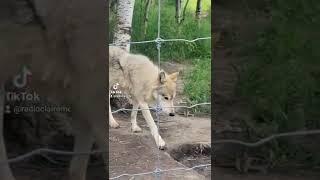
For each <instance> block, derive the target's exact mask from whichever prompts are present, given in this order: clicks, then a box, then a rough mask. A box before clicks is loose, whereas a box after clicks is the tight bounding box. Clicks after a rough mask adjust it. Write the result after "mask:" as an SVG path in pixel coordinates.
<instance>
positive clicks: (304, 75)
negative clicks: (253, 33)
mask: <svg viewBox="0 0 320 180" xmlns="http://www.w3.org/2000/svg"><path fill="white" fill-rule="evenodd" d="M270 10H271V11H270V14H271V18H272V22H271V25H270V27H269V28H268V29H267V30H265V31H264V32H262V33H261V34H260V37H259V39H258V40H257V42H256V44H255V46H254V47H251V50H252V51H251V55H250V56H249V57H247V58H248V63H247V64H245V66H244V73H243V74H242V78H241V82H240V83H239V93H240V95H242V96H244V97H247V98H248V99H249V100H250V103H251V105H252V109H253V111H254V118H253V120H252V122H250V123H253V124H254V127H257V128H256V129H255V130H254V131H255V133H256V135H258V136H265V135H270V134H273V133H278V132H285V131H291V130H297V129H304V128H309V129H314V128H320V126H319V125H320V119H319V117H320V116H319V115H320V113H319V107H320V106H319V105H320V73H319V72H320V61H319V58H320V49H319V47H320V46H319V43H318V41H319V32H320V14H319V12H320V3H319V1H317V0H308V1H301V0H276V1H273V2H272V4H271V5H270ZM289 147H290V148H289ZM278 148H279V147H278ZM280 149H281V153H279V154H278V155H279V156H278V157H280V156H281V157H283V156H287V157H290V158H292V157H294V154H295V153H297V152H300V155H301V147H293V146H292V145H289V144H287V145H284V146H282V147H281V148H280ZM304 152H305V151H304ZM309 156H310V155H301V156H299V157H300V158H301V157H305V159H303V160H307V158H310V157H309ZM299 160H302V159H299ZM316 162H318V163H319V160H318V161H316Z"/></svg>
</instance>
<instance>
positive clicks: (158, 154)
mask: <svg viewBox="0 0 320 180" xmlns="http://www.w3.org/2000/svg"><path fill="white" fill-rule="evenodd" d="M160 18H161V0H158V36H157V39H156V41H155V42H156V47H157V50H158V74H160V71H161V66H160V65H161V64H160V63H161V42H160V41H159V40H160V39H161V38H160V29H161V26H160V25H161V19H160ZM157 91H158V92H157V94H158V95H157V108H160V99H159V98H160V95H159V90H157ZM159 113H160V112H159V110H157V111H156V115H157V121H158V122H157V126H158V128H157V131H158V143H160V131H159V129H160V116H159ZM157 156H158V157H157V163H158V164H156V171H157V172H156V174H155V176H156V178H157V179H160V177H161V174H159V172H158V170H159V169H160V168H161V167H160V165H161V161H160V149H159V147H157Z"/></svg>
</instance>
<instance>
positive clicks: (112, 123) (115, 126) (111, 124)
mask: <svg viewBox="0 0 320 180" xmlns="http://www.w3.org/2000/svg"><path fill="white" fill-rule="evenodd" d="M109 126H110V127H112V128H119V127H120V125H119V123H117V121H115V120H113V121H111V122H109Z"/></svg>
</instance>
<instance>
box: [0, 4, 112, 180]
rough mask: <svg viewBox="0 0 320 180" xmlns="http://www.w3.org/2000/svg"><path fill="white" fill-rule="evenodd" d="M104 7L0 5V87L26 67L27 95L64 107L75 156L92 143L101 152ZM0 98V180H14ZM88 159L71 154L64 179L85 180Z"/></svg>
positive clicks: (103, 141) (104, 114)
mask: <svg viewBox="0 0 320 180" xmlns="http://www.w3.org/2000/svg"><path fill="white" fill-rule="evenodd" d="M22 2H26V3H25V4H21V3H22ZM15 3H17V4H15ZM104 5H105V3H104V1H100V0H92V1H90V2H89V1H86V0H77V1H68V0H61V1H55V0H32V1H30V0H19V1H11V0H2V1H1V2H0V39H1V40H0V86H1V85H3V84H4V82H5V81H7V80H9V79H11V77H12V76H14V75H16V74H18V72H19V71H20V70H21V69H22V68H23V67H24V66H26V67H27V68H28V69H29V70H30V71H31V72H32V80H31V81H30V83H29V86H30V87H31V88H32V90H34V91H35V92H37V93H39V95H40V97H47V98H50V99H54V100H55V101H56V102H55V103H57V104H63V105H67V106H70V108H71V116H72V120H71V122H70V124H71V125H72V129H73V130H74V148H73V149H74V152H76V153H79V152H89V151H90V150H91V148H92V145H93V143H94V142H97V144H98V146H99V148H100V149H102V150H105V151H107V139H108V134H107V130H106V129H107V128H108V122H107V121H106V117H107V111H106V109H107V107H106V105H107V103H106V101H107V98H105V97H106V89H107V82H108V80H107V68H106V64H107V62H106V61H107V60H106V59H107V58H108V57H107V53H106V50H107V48H108V47H107V45H106V42H107V35H106V32H107V29H106V28H107V26H105V23H104V22H105V10H106V7H105V6H104ZM16 11H19V12H28V16H26V15H25V14H22V15H21V16H20V13H18V12H16ZM29 12H30V13H29ZM29 15H30V16H29ZM104 37H105V38H104ZM1 89H3V88H1ZM0 94H1V96H0V101H1V102H0V106H2V107H0V111H1V112H0V114H1V115H0V179H1V180H14V179H15V178H14V176H13V174H12V172H11V169H10V166H9V164H8V162H7V159H8V158H7V153H6V151H7V150H6V146H5V142H4V137H3V128H4V127H3V121H4V119H3V116H2V115H3V108H4V107H3V106H4V97H5V95H4V93H3V91H1V92H0ZM103 155H104V160H105V162H107V161H108V157H107V153H103ZM88 160H89V155H74V156H73V158H72V160H71V163H70V167H69V179H71V180H85V178H86V172H87V164H88Z"/></svg>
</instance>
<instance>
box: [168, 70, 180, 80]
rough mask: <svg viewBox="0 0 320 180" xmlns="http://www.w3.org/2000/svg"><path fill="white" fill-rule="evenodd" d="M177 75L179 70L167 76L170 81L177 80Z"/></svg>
mask: <svg viewBox="0 0 320 180" xmlns="http://www.w3.org/2000/svg"><path fill="white" fill-rule="evenodd" d="M178 75H179V72H175V73H172V74H170V75H169V77H170V78H171V79H172V81H177V79H178Z"/></svg>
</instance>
